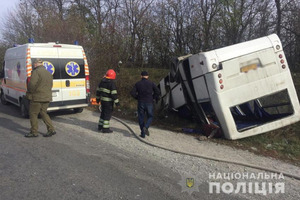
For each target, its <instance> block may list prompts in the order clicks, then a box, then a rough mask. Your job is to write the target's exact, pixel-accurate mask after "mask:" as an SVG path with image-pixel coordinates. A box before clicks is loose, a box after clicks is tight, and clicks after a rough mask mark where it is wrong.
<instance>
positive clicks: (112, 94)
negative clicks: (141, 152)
mask: <svg viewBox="0 0 300 200" xmlns="http://www.w3.org/2000/svg"><path fill="white" fill-rule="evenodd" d="M115 79H116V72H115V71H114V70H112V69H110V70H108V71H107V72H106V75H105V77H104V78H103V79H102V80H101V82H100V83H99V85H98V88H97V91H96V101H97V103H99V102H101V109H102V110H101V115H100V119H99V123H98V130H99V131H100V130H102V132H103V133H112V132H113V131H112V130H111V129H110V125H109V121H110V118H111V115H112V111H113V106H114V104H116V106H119V104H120V103H119V99H118V95H117V88H116V85H115V82H114V80H115Z"/></svg>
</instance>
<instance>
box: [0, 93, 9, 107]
mask: <svg viewBox="0 0 300 200" xmlns="http://www.w3.org/2000/svg"><path fill="white" fill-rule="evenodd" d="M0 99H1V103H2V104H3V105H7V104H8V102H7V101H6V99H5V97H4V94H3V92H2V91H1V97H0Z"/></svg>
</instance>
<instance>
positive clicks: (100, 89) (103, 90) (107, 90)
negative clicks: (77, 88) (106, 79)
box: [98, 88, 111, 94]
mask: <svg viewBox="0 0 300 200" xmlns="http://www.w3.org/2000/svg"><path fill="white" fill-rule="evenodd" d="M98 91H100V92H105V93H107V94H110V93H111V91H110V90H109V89H106V88H98Z"/></svg>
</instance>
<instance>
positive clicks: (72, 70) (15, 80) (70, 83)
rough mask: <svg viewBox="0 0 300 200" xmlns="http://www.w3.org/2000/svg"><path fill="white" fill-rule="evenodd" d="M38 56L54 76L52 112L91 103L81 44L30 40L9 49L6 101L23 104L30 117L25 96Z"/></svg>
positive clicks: (77, 109) (3, 77)
mask: <svg viewBox="0 0 300 200" xmlns="http://www.w3.org/2000/svg"><path fill="white" fill-rule="evenodd" d="M36 58H40V59H42V60H43V65H44V67H45V68H46V69H47V70H48V71H49V72H50V73H51V74H52V75H53V88H52V97H53V101H52V102H51V103H50V105H49V108H48V111H54V110H61V109H74V111H75V112H82V110H83V108H84V107H86V106H88V103H89V98H90V83H89V68H88V63H87V59H86V55H85V52H84V50H83V48H82V46H79V45H68V44H58V43H27V44H24V45H19V46H16V47H13V48H10V49H8V50H7V51H6V53H5V58H4V64H3V69H2V72H1V86H0V89H1V102H2V104H7V103H8V102H9V103H12V104H15V105H17V106H20V108H21V114H22V116H24V117H26V116H28V101H27V100H26V99H25V98H24V97H25V94H26V90H27V83H28V82H29V81H30V77H31V72H32V68H33V66H32V63H33V61H34V59H36Z"/></svg>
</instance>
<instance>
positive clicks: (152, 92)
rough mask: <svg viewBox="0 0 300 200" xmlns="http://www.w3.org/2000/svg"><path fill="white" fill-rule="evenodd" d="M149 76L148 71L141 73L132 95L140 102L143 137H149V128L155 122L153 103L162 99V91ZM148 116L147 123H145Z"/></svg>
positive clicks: (139, 112)
mask: <svg viewBox="0 0 300 200" xmlns="http://www.w3.org/2000/svg"><path fill="white" fill-rule="evenodd" d="M148 78H149V74H148V72H146V71H143V72H142V73H141V80H140V81H138V82H137V83H136V84H135V85H134V87H133V88H132V90H131V92H130V94H131V96H132V97H133V98H135V99H137V100H138V107H137V108H138V120H139V125H140V129H141V135H140V136H141V137H142V138H145V135H147V136H149V135H150V133H149V130H148V129H149V127H150V125H151V122H152V120H153V103H154V100H155V101H156V102H157V101H158V100H159V97H160V90H159V89H158V87H157V86H156V85H155V84H154V83H153V82H152V81H150V80H148ZM145 114H146V117H147V118H146V123H145V121H144V120H145Z"/></svg>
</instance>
